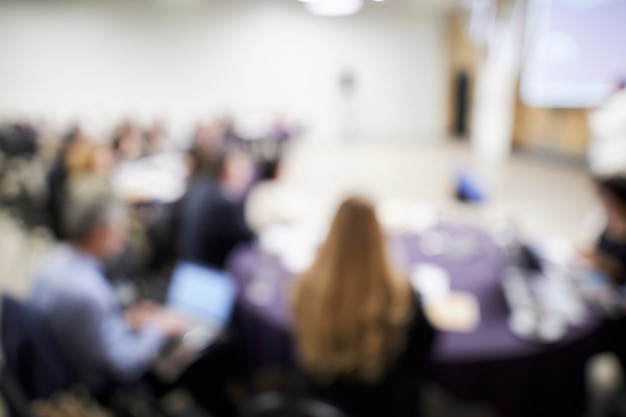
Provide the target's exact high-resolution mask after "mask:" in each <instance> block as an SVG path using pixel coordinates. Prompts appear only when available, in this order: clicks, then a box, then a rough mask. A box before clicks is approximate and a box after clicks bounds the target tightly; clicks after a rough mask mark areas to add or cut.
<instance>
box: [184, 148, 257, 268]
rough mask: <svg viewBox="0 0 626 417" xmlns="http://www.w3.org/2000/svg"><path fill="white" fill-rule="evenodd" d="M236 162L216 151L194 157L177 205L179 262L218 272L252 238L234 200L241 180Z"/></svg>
mask: <svg viewBox="0 0 626 417" xmlns="http://www.w3.org/2000/svg"><path fill="white" fill-rule="evenodd" d="M238 168H239V165H238V160H237V159H236V158H235V157H234V156H232V155H228V156H227V155H225V154H223V153H220V152H217V153H214V154H212V155H210V156H198V157H197V159H196V166H195V169H194V175H193V177H192V179H191V184H190V185H189V189H188V191H187V194H186V195H185V196H184V197H183V199H182V201H181V203H180V211H179V222H180V223H179V233H180V236H179V244H180V251H181V253H180V255H181V257H182V259H184V260H187V261H191V262H196V263H200V264H204V265H207V266H211V267H214V268H217V269H222V268H223V267H224V265H225V263H226V260H227V258H228V256H229V254H230V252H231V251H232V250H233V248H235V247H236V246H237V245H239V244H241V243H245V242H249V241H251V240H252V239H253V237H254V235H253V233H252V231H251V230H250V228H249V227H248V225H247V224H246V221H245V219H244V214H243V207H242V205H241V204H240V203H239V202H238V201H237V197H238V195H237V194H238V193H239V192H240V188H241V186H242V183H243V182H244V181H241V178H240V177H241V176H240V175H239V172H238V171H237V169H238Z"/></svg>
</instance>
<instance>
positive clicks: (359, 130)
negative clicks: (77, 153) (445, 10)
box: [0, 0, 446, 138]
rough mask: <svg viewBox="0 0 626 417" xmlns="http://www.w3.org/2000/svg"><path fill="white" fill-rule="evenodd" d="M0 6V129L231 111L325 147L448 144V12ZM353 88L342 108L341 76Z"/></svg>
mask: <svg viewBox="0 0 626 417" xmlns="http://www.w3.org/2000/svg"><path fill="white" fill-rule="evenodd" d="M24 3H26V2H24V1H22V2H21V4H16V3H14V4H6V3H5V4H2V3H0V117H13V116H21V115H26V116H31V117H32V116H45V117H48V118H52V119H53V120H59V121H68V120H72V119H76V118H85V117H87V118H94V117H101V116H102V117H106V118H108V119H117V118H120V117H123V116H125V115H129V114H130V115H134V116H137V117H140V118H142V119H146V120H147V119H150V118H153V117H157V116H158V117H162V116H166V117H167V118H169V119H173V120H174V121H177V120H178V121H181V122H189V123H191V121H192V120H193V119H196V118H197V117H200V116H206V115H210V114H218V113H220V112H223V111H225V110H228V111H233V112H236V113H241V112H250V111H266V110H273V111H284V112H286V113H288V114H293V115H295V116H297V117H299V118H301V119H302V121H303V122H304V123H305V124H306V125H307V126H308V127H309V129H310V133H311V134H312V135H313V136H315V137H319V138H335V137H339V136H344V135H345V133H346V132H348V133H354V134H355V135H356V136H358V137H367V138H370V137H385V138H390V137H421V138H433V137H439V136H442V135H443V132H444V131H445V97H446V94H445V88H446V86H445V39H444V36H445V35H444V34H445V31H444V20H443V18H442V13H440V12H427V11H419V12H415V11H413V12H412V13H406V12H405V11H404V10H403V9H397V7H395V6H393V5H392V4H391V2H386V3H373V2H368V6H367V8H366V10H364V11H363V12H362V13H361V14H359V15H357V16H355V17H350V18H340V19H328V18H326V19H324V18H317V17H314V16H310V15H308V14H307V13H306V12H305V11H304V10H303V8H302V7H301V5H300V4H298V2H297V1H296V0H256V1H254V2H245V1H235V0H233V1H229V2H215V3H213V4H209V5H207V6H205V7H203V8H202V9H198V10H195V11H193V12H188V11H177V12H174V11H172V10H168V9H163V8H158V7H154V5H152V6H150V7H148V6H146V5H145V4H143V3H138V4H137V3H136V4H133V3H131V5H130V6H129V5H128V2H127V5H123V4H120V3H115V2H110V3H106V4H105V3H102V4H100V3H92V4H88V5H82V6H78V5H75V4H74V5H71V4H68V3H52V4H50V3H48V4H46V3H45V2H42V3H35V4H33V3H28V4H24ZM344 69H350V70H351V71H353V72H354V73H355V74H356V80H357V88H356V92H355V94H354V95H353V97H352V98H350V99H346V98H345V97H344V96H342V93H341V92H340V88H339V81H338V79H339V74H340V73H341V72H342V70H344Z"/></svg>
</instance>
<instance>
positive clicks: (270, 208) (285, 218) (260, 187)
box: [245, 161, 315, 232]
mask: <svg viewBox="0 0 626 417" xmlns="http://www.w3.org/2000/svg"><path fill="white" fill-rule="evenodd" d="M264 170H265V172H263V174H264V175H262V176H261V178H260V181H259V182H258V183H257V184H255V185H254V187H253V188H252V189H251V190H250V193H249V194H248V197H247V199H246V205H245V215H246V219H247V221H248V224H249V225H250V226H251V227H252V228H253V229H254V230H255V231H256V232H260V231H261V230H263V229H265V228H267V227H270V226H273V225H277V224H289V223H296V222H298V221H304V220H305V219H311V218H313V217H314V214H315V210H314V207H315V204H313V202H312V201H310V200H309V199H308V198H307V197H308V196H307V195H306V194H304V195H303V194H302V193H299V192H298V191H299V190H298V189H296V188H295V187H291V186H290V185H289V184H287V183H286V182H284V181H282V180H281V178H280V177H281V175H280V174H281V165H280V161H270V162H267V163H266V164H264Z"/></svg>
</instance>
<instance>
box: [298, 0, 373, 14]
mask: <svg viewBox="0 0 626 417" xmlns="http://www.w3.org/2000/svg"><path fill="white" fill-rule="evenodd" d="M305 6H306V9H307V10H308V11H309V13H312V14H314V15H317V16H332V17H338V16H350V15H353V14H356V13H358V12H359V11H360V10H361V9H362V8H363V0H314V1H309V2H307V3H306V4H305Z"/></svg>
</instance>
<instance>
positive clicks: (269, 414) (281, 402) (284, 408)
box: [241, 392, 348, 417]
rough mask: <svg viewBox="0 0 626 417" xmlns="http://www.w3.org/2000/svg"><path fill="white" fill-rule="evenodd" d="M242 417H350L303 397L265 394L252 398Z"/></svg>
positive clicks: (328, 405)
mask: <svg viewBox="0 0 626 417" xmlns="http://www.w3.org/2000/svg"><path fill="white" fill-rule="evenodd" d="M241 416H242V417H348V416H346V414H344V413H343V412H341V411H340V410H338V409H337V408H335V407H333V406H332V405H330V404H327V403H324V402H321V401H318V400H315V399H312V398H306V397H301V396H288V395H284V394H281V393H275V392H270V393H264V394H260V395H258V396H257V397H254V398H252V399H251V400H250V401H249V402H248V403H247V404H246V405H245V406H244V407H243V409H242V413H241Z"/></svg>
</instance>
